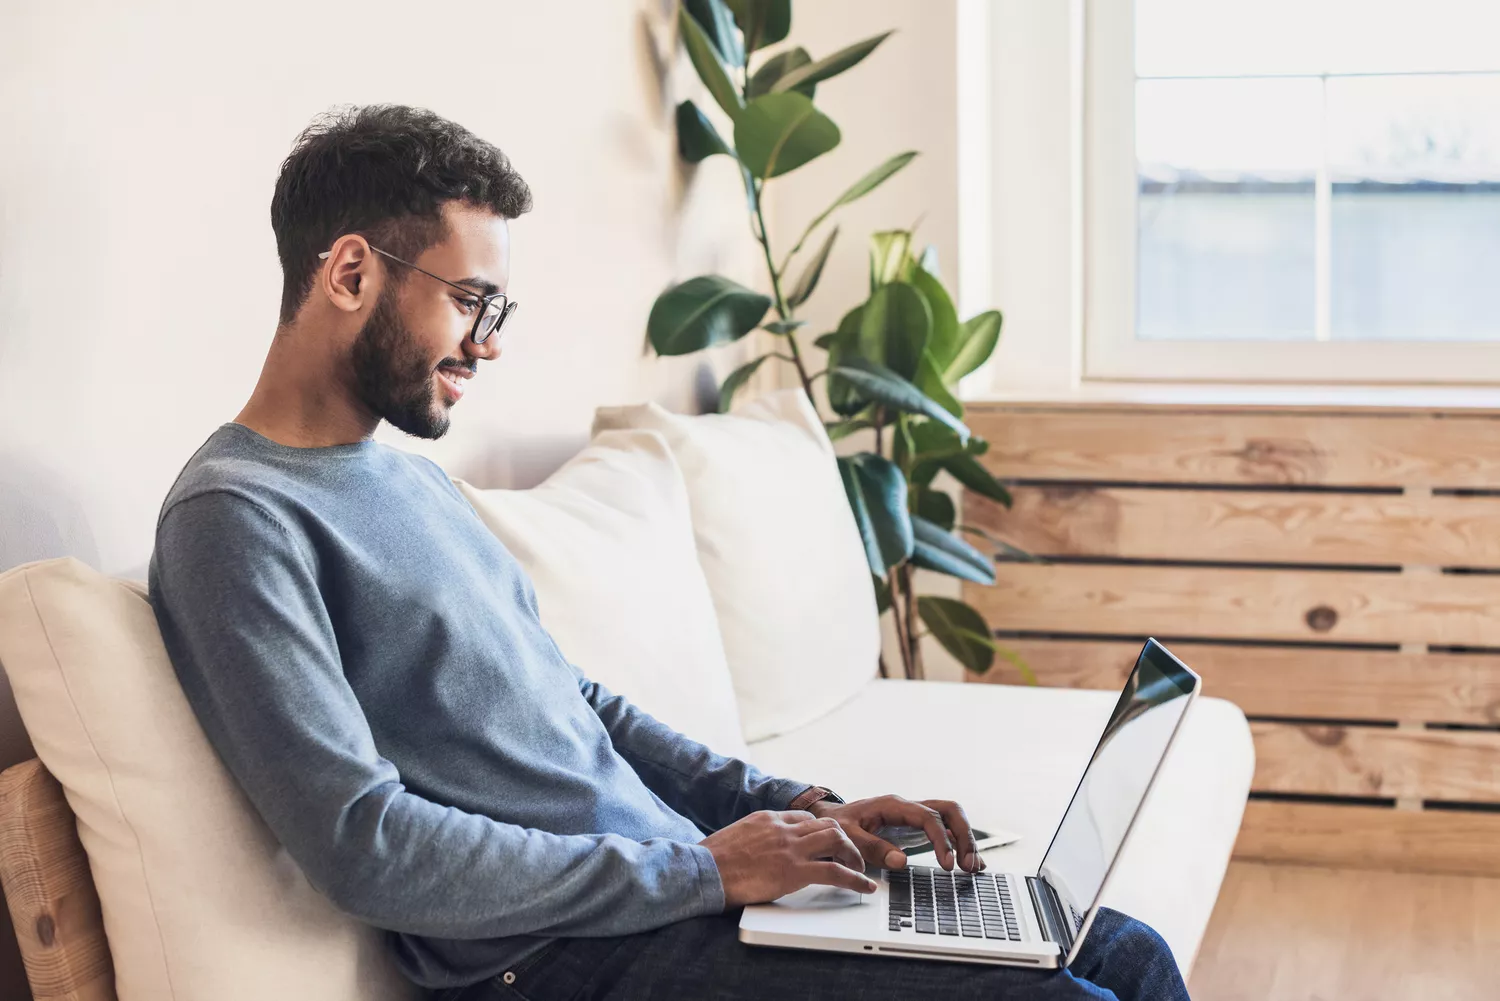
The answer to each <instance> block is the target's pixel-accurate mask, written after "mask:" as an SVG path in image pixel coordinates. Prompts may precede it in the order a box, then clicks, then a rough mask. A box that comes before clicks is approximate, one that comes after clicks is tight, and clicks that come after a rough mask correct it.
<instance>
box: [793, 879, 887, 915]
mask: <svg viewBox="0 0 1500 1001" xmlns="http://www.w3.org/2000/svg"><path fill="white" fill-rule="evenodd" d="M868 896H873V894H866V893H859V892H856V891H854V890H846V889H844V888H843V887H841V886H821V885H817V884H815V885H813V886H804V887H803V888H802V889H800V890H793V891H792V892H791V893H788V894H787V895H786V896H784V897H778V898H776V899H775V900H774V901H772V903H774V904H775V905H776V906H778V907H790V908H793V909H795V910H800V911H828V910H835V909H837V908H840V907H855V906H858V905H859V904H862V903H864V902H865V898H866V897H868Z"/></svg>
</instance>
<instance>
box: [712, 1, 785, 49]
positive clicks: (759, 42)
mask: <svg viewBox="0 0 1500 1001" xmlns="http://www.w3.org/2000/svg"><path fill="white" fill-rule="evenodd" d="M725 3H727V4H728V5H729V9H730V10H732V11H734V22H735V24H738V25H739V26H740V30H741V31H743V32H744V33H745V47H746V49H748V50H749V51H751V52H754V51H755V50H756V49H763V48H765V47H766V46H767V45H775V44H776V43H777V42H779V41H781V40H782V39H783V38H785V37H786V36H787V32H789V31H791V30H792V0H725Z"/></svg>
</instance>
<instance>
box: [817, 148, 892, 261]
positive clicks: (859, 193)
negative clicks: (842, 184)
mask: <svg viewBox="0 0 1500 1001" xmlns="http://www.w3.org/2000/svg"><path fill="white" fill-rule="evenodd" d="M916 155H917V151H916V150H908V151H907V152H905V153H897V154H896V155H895V156H893V157H891V158H890V159H889V160H887V161H886V162H885V163H882V164H881V165H880V166H878V167H876V168H875V169H874V170H872V171H870V172H869V173H868V174H866V175H865V176H864V177H861V178H860V179H859V180H857V181H855V182H854V183H853V184H851V185H850V186H849V190H847V191H845V192H844V193H843V194H842V195H839V196H838V198H837V199H835V201H834V203H833V204H832V205H830V206H828V207H827V208H826V209H824V210H823V211H822V212H821V213H820V214H819V215H818V217H817V218H816V219H814V220H813V221H812V222H810V223H808V224H807V229H805V230H803V231H802V237H801V239H799V240H798V241H797V246H798V247H800V246H802V243H803V241H804V240H806V239H807V237H808V234H810V233H811V232H812V231H813V230H815V229H817V228H818V224H819V223H821V222H822V221H823V220H824V219H827V218H828V217H829V216H830V215H831V214H832V213H833V210H834V209H836V208H838V207H839V206H841V205H848V204H849V203H850V202H852V201H856V200H858V199H860V198H863V197H864V196H865V195H868V194H869V193H870V192H872V191H874V190H875V189H876V188H878V187H880V185H882V184H883V183H885V181H886V179H887V178H889V177H890V176H891V175H892V174H894V173H896V171H898V170H900V169H901V168H902V167H904V166H906V165H907V164H908V163H911V162H912V160H913V159H915V158H916ZM792 249H793V252H794V253H795V252H796V247H794V248H792Z"/></svg>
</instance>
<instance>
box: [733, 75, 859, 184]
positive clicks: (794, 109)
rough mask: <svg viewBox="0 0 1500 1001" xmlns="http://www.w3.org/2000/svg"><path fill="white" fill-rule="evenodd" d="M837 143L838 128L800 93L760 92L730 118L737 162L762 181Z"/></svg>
mask: <svg viewBox="0 0 1500 1001" xmlns="http://www.w3.org/2000/svg"><path fill="white" fill-rule="evenodd" d="M838 144H839V127H838V126H837V125H835V124H833V120H832V119H830V118H829V117H828V116H827V115H825V114H823V113H822V112H821V111H819V110H818V109H817V108H814V107H813V103H812V102H811V101H809V100H808V99H807V97H806V96H804V95H802V94H797V93H787V94H762V95H761V96H760V97H757V98H756V99H755V100H753V101H751V102H750V103H749V104H747V105H746V106H745V109H744V110H743V111H741V112H740V113H739V115H738V117H737V118H735V121H734V148H735V149H737V150H739V154H740V161H741V162H743V163H744V164H745V166H746V167H748V168H750V172H751V173H752V174H754V175H755V176H756V177H759V178H761V179H762V180H765V179H767V178H772V177H776V176H778V175H781V174H785V173H786V172H787V171H789V170H794V169H795V168H797V167H800V166H802V165H803V164H804V163H806V162H808V161H809V160H811V159H813V158H814V157H819V156H822V155H823V154H824V153H827V152H828V151H829V150H831V149H833V148H834V147H835V146H837V145H838Z"/></svg>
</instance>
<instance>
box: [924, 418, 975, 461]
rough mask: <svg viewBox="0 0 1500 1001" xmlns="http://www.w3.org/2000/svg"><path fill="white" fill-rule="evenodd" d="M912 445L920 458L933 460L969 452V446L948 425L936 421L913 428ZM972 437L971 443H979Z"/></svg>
mask: <svg viewBox="0 0 1500 1001" xmlns="http://www.w3.org/2000/svg"><path fill="white" fill-rule="evenodd" d="M911 436H912V444H913V445H914V446H915V448H914V451H915V453H916V454H917V456H918V457H920V458H924V459H925V458H933V457H940V456H945V455H960V454H962V453H963V452H965V451H967V450H968V446H967V445H966V443H965V442H964V440H963V439H962V438H960V437H959V436H958V435H957V434H955V433H954V432H953V430H952V429H951V428H949V427H947V426H946V425H943V424H939V423H937V422H936V421H922V422H921V423H919V424H917V425H916V426H915V427H913V428H912V432H911ZM977 440H982V439H976V438H973V437H971V438H970V439H969V441H971V442H972V441H977Z"/></svg>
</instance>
